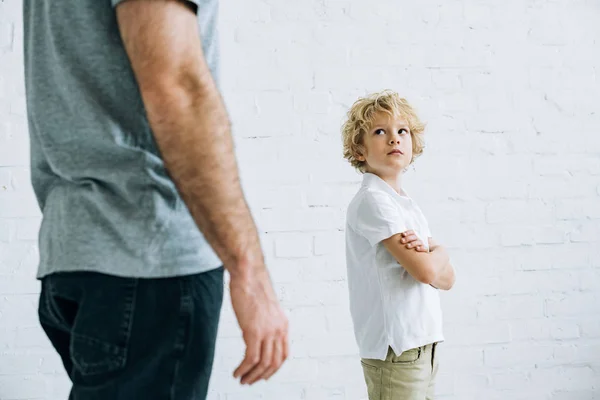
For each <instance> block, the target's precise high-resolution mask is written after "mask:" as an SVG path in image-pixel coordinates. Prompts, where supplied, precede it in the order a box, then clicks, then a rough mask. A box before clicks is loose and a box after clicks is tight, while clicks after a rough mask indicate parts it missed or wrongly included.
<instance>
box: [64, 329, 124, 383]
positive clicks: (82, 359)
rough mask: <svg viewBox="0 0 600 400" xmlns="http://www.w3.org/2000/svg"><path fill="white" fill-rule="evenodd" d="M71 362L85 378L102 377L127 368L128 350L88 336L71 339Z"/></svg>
mask: <svg viewBox="0 0 600 400" xmlns="http://www.w3.org/2000/svg"><path fill="white" fill-rule="evenodd" d="M70 353H71V360H72V361H73V365H74V366H75V368H76V370H77V371H78V372H79V373H80V374H81V375H83V376H91V375H102V374H106V373H109V372H115V371H118V370H120V369H122V368H124V367H125V363H126V362H127V348H126V347H124V346H119V345H113V344H110V343H107V342H104V341H100V340H97V339H94V338H92V337H87V336H75V335H74V336H73V337H72V338H71V348H70Z"/></svg>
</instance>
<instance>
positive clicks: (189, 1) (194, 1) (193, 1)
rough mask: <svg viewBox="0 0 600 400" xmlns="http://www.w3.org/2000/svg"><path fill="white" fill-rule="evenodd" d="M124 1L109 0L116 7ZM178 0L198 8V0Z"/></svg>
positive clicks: (195, 8)
mask: <svg viewBox="0 0 600 400" xmlns="http://www.w3.org/2000/svg"><path fill="white" fill-rule="evenodd" d="M125 1H127V0H110V2H111V3H112V6H113V7H116V6H118V5H119V4H121V3H123V2H125ZM180 1H182V2H183V3H186V4H188V5H189V6H190V7H192V8H193V9H194V10H198V2H199V1H200V0H180Z"/></svg>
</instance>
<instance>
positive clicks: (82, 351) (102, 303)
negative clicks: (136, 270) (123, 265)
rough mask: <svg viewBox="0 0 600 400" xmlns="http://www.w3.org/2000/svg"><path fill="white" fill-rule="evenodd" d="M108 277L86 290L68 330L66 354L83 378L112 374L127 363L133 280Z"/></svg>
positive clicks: (135, 283)
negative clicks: (68, 346) (69, 337)
mask: <svg viewBox="0 0 600 400" xmlns="http://www.w3.org/2000/svg"><path fill="white" fill-rule="evenodd" d="M112 278H113V281H112V282H111V281H110V280H104V279H102V280H99V281H98V286H95V285H93V286H92V285H90V286H92V288H90V287H87V288H86V291H85V293H84V295H83V297H82V301H81V302H80V304H79V308H78V310H77V315H76V317H75V320H74V323H73V327H72V329H71V340H70V348H69V353H70V356H71V360H72V361H73V366H74V370H75V372H77V373H78V374H80V375H81V376H83V377H91V376H94V375H102V374H107V373H111V372H116V371H119V370H121V369H123V368H124V367H125V365H126V363H127V355H128V347H129V341H130V336H131V326H132V323H133V314H134V306H135V295H136V292H137V280H136V279H124V278H116V277H112ZM103 281H104V282H103Z"/></svg>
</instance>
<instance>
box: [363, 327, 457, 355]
mask: <svg viewBox="0 0 600 400" xmlns="http://www.w3.org/2000/svg"><path fill="white" fill-rule="evenodd" d="M444 340H445V339H444V335H443V334H442V333H437V334H435V335H430V336H426V337H418V338H411V339H403V340H402V343H403V344H402V346H401V347H398V346H396V345H395V344H393V343H389V342H388V344H387V345H386V346H385V348H384V349H383V351H372V352H367V351H360V352H359V354H360V358H365V359H371V360H385V359H386V356H387V352H388V348H389V347H391V348H392V350H394V353H396V355H397V356H399V355H400V354H402V353H404V352H405V351H406V350H410V349H415V348H417V347H422V346H426V345H428V344H432V343H438V342H443V341H444Z"/></svg>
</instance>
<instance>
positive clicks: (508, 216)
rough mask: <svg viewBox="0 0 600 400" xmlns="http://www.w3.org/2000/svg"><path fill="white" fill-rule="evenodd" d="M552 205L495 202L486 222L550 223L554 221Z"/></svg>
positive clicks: (531, 201)
mask: <svg viewBox="0 0 600 400" xmlns="http://www.w3.org/2000/svg"><path fill="white" fill-rule="evenodd" d="M553 216H554V211H553V207H552V205H551V204H547V203H545V202H543V201H539V200H530V201H516V200H502V201H495V202H492V203H490V204H489V205H488V208H487V213H486V220H487V221H488V222H489V223H492V224H497V223H517V222H519V223H523V222H527V223H531V224H534V223H550V222H553V221H554V218H553Z"/></svg>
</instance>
